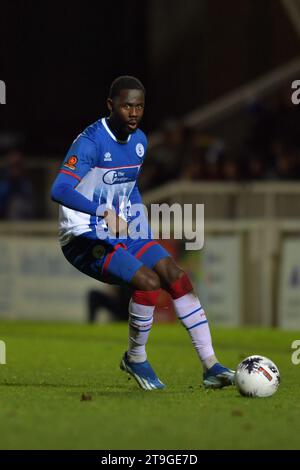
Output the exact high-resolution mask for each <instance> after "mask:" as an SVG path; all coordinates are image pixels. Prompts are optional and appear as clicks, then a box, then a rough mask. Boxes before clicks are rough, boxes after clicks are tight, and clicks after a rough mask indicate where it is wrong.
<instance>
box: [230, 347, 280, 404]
mask: <svg viewBox="0 0 300 470" xmlns="http://www.w3.org/2000/svg"><path fill="white" fill-rule="evenodd" d="M235 383H236V386H237V389H238V390H239V392H240V394H241V395H243V396H246V397H270V396H271V395H274V393H275V392H276V391H277V389H278V387H279V384H280V373H279V369H278V367H277V366H276V365H275V364H274V362H272V361H271V360H270V359H268V358H267V357H264V356H258V355H254V356H249V357H246V359H244V360H243V361H242V362H241V363H240V364H239V365H238V367H237V370H236V374H235Z"/></svg>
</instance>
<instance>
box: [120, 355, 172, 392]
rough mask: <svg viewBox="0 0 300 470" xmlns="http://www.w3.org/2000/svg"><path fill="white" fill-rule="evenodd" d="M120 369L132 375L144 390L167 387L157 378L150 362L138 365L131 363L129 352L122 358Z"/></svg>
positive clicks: (138, 363)
mask: <svg viewBox="0 0 300 470" xmlns="http://www.w3.org/2000/svg"><path fill="white" fill-rule="evenodd" d="M120 369H121V370H124V371H125V372H128V374H130V375H132V377H134V378H135V380H136V381H137V383H138V384H139V386H140V387H141V388H142V389H143V390H157V389H161V388H165V385H164V384H163V383H162V382H161V381H160V380H159V378H158V377H157V376H156V374H155V372H154V370H153V369H152V367H151V366H150V364H149V362H148V361H144V362H137V363H135V362H129V361H128V356H127V352H125V354H124V356H123V357H122V360H121V363H120Z"/></svg>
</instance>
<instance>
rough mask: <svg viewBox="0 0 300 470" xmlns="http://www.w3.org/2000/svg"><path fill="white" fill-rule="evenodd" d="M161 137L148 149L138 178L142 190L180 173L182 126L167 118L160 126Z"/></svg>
mask: <svg viewBox="0 0 300 470" xmlns="http://www.w3.org/2000/svg"><path fill="white" fill-rule="evenodd" d="M162 132H163V138H162V141H161V143H160V144H159V145H157V146H155V147H153V148H152V149H149V155H148V157H147V159H146V161H145V164H144V165H143V167H144V168H143V171H142V174H141V179H140V186H141V188H142V190H145V189H150V187H157V186H159V185H161V184H164V183H166V182H167V181H170V180H172V179H175V178H177V177H178V175H179V174H180V169H181V166H182V159H183V158H184V157H185V150H186V149H185V148H184V147H185V145H186V141H185V139H184V128H183V127H182V126H181V124H180V123H178V122H176V121H174V120H173V119H169V120H167V121H165V123H164V124H163V128H162Z"/></svg>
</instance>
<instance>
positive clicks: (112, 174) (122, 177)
mask: <svg viewBox="0 0 300 470" xmlns="http://www.w3.org/2000/svg"><path fill="white" fill-rule="evenodd" d="M137 171H138V168H132V169H127V170H126V169H124V170H109V171H107V172H106V173H104V175H103V182H104V183H105V184H122V183H127V182H128V181H135V179H136V175H137Z"/></svg>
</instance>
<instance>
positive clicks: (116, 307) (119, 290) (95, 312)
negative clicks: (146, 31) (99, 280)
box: [88, 285, 132, 323]
mask: <svg viewBox="0 0 300 470" xmlns="http://www.w3.org/2000/svg"><path fill="white" fill-rule="evenodd" d="M111 287H113V288H114V292H102V291H100V290H91V291H90V292H89V293H88V322H89V323H95V321H96V319H97V316H99V320H100V322H101V315H99V310H101V309H105V310H107V311H108V313H109V315H110V316H109V320H110V321H127V320H128V304H129V301H130V297H131V294H132V293H131V291H130V289H128V286H123V285H122V286H111ZM106 319H107V317H106Z"/></svg>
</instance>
